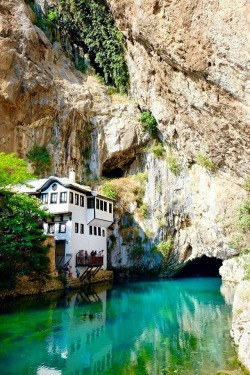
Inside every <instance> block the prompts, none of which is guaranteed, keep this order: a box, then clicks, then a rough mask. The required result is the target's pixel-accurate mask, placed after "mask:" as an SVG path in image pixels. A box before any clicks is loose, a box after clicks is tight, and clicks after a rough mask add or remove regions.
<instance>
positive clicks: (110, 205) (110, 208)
mask: <svg viewBox="0 0 250 375" xmlns="http://www.w3.org/2000/svg"><path fill="white" fill-rule="evenodd" d="M109 213H110V214H112V203H109Z"/></svg>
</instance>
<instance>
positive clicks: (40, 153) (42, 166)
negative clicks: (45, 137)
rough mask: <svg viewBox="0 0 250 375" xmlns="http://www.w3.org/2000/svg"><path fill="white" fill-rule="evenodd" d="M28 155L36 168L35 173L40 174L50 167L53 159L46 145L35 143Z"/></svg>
mask: <svg viewBox="0 0 250 375" xmlns="http://www.w3.org/2000/svg"><path fill="white" fill-rule="evenodd" d="M26 157H27V158H28V160H29V161H30V163H31V165H32V167H33V168H34V173H35V174H36V175H38V176H39V175H41V174H43V173H44V172H46V171H47V170H48V169H49V168H50V164H51V159H50V154H49V152H48V150H47V148H46V146H38V145H37V144H35V145H34V146H33V147H32V148H31V149H30V150H29V152H28V153H27V154H26Z"/></svg>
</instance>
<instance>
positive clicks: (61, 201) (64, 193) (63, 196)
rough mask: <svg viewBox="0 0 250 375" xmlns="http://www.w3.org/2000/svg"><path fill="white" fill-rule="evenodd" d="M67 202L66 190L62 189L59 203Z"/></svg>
mask: <svg viewBox="0 0 250 375" xmlns="http://www.w3.org/2000/svg"><path fill="white" fill-rule="evenodd" d="M66 202H67V192H66V191H63V192H62V193H60V203H66Z"/></svg>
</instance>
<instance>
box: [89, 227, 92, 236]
mask: <svg viewBox="0 0 250 375" xmlns="http://www.w3.org/2000/svg"><path fill="white" fill-rule="evenodd" d="M89 234H92V226H91V225H90V226H89Z"/></svg>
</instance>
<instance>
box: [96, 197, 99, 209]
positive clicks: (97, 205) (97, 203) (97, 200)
mask: <svg viewBox="0 0 250 375" xmlns="http://www.w3.org/2000/svg"><path fill="white" fill-rule="evenodd" d="M99 207H100V199H96V208H97V209H98V210H99Z"/></svg>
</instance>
